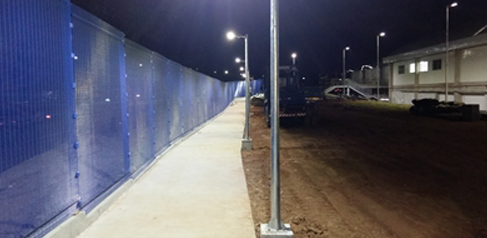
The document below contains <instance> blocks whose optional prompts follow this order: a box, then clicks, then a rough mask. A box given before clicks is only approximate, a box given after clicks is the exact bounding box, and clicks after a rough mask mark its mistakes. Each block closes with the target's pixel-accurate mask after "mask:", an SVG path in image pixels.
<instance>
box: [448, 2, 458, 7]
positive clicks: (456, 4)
mask: <svg viewBox="0 0 487 238" xmlns="http://www.w3.org/2000/svg"><path fill="white" fill-rule="evenodd" d="M457 6H458V2H454V3H452V4H451V5H450V7H457Z"/></svg>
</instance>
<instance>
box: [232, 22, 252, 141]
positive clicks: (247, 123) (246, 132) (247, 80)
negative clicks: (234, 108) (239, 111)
mask: <svg viewBox="0 0 487 238" xmlns="http://www.w3.org/2000/svg"><path fill="white" fill-rule="evenodd" d="M227 38H228V39H229V40H234V39H244V40H245V74H244V75H245V76H244V77H245V84H246V88H247V89H246V90H245V128H244V135H243V139H242V149H243V150H252V140H251V139H250V136H249V131H250V78H249V75H250V74H249V36H248V35H237V34H235V33H234V32H233V31H230V32H228V33H227ZM235 62H236V63H237V64H239V63H240V62H242V60H240V58H236V59H235Z"/></svg>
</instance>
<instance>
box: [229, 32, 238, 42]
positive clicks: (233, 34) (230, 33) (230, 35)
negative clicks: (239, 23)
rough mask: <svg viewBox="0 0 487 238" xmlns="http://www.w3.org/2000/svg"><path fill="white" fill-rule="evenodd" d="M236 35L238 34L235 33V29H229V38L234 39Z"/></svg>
mask: <svg viewBox="0 0 487 238" xmlns="http://www.w3.org/2000/svg"><path fill="white" fill-rule="evenodd" d="M235 37H237V36H236V35H235V33H234V32H233V31H229V32H228V33H227V38H228V39H229V40H233V39H235Z"/></svg>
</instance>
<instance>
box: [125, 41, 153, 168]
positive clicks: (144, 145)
mask: <svg viewBox="0 0 487 238" xmlns="http://www.w3.org/2000/svg"><path fill="white" fill-rule="evenodd" d="M125 53H126V58H125V64H126V71H127V94H128V113H129V133H130V137H129V144H130V162H131V170H132V172H135V171H136V170H138V169H140V168H141V167H143V166H144V165H145V164H146V163H148V162H149V161H151V160H152V159H153V158H154V155H155V153H154V151H155V150H154V146H155V143H154V141H155V138H154V130H155V128H154V127H155V125H154V115H155V111H154V106H153V102H154V100H153V95H154V94H153V82H154V81H153V80H152V62H151V61H152V57H151V51H150V50H148V49H146V48H143V47H142V46H139V45H138V44H136V43H134V42H132V41H126V43H125Z"/></svg>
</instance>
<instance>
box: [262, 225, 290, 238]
mask: <svg viewBox="0 0 487 238" xmlns="http://www.w3.org/2000/svg"><path fill="white" fill-rule="evenodd" d="M260 237H261V238H294V233H293V230H291V226H290V225H289V224H284V229H282V230H274V229H272V228H269V226H268V224H260Z"/></svg>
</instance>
